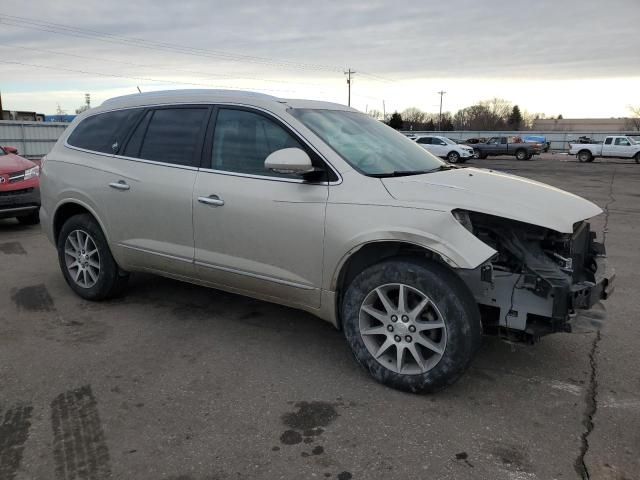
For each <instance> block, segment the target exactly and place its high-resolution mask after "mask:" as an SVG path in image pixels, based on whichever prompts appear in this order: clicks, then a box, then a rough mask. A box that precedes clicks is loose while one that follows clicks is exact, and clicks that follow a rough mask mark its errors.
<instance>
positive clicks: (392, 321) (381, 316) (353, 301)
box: [342, 258, 481, 392]
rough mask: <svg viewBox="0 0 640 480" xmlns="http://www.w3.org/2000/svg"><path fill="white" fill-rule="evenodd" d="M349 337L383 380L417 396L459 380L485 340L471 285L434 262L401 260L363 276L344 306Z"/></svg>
mask: <svg viewBox="0 0 640 480" xmlns="http://www.w3.org/2000/svg"><path fill="white" fill-rule="evenodd" d="M342 321H343V327H344V332H345V336H346V338H347V341H348V343H349V346H350V347H351V350H352V351H353V354H354V356H355V358H356V360H357V361H358V363H359V364H360V365H362V366H363V367H364V368H365V369H366V370H368V371H369V373H370V374H371V375H372V376H373V378H375V379H376V380H377V381H378V382H381V383H383V384H385V385H387V386H390V387H393V388H397V389H399V390H405V391H410V392H433V391H436V390H439V389H441V388H443V387H445V386H447V385H450V384H452V383H454V382H455V381H456V380H457V379H458V378H460V376H461V375H462V374H463V373H464V371H465V370H466V369H467V367H468V366H469V364H470V362H471V360H472V358H473V356H474V354H475V352H476V351H477V349H478V347H479V345H480V342H481V324H480V314H479V312H478V308H477V305H476V303H475V301H474V299H473V296H472V295H471V293H470V292H469V289H468V288H467V286H466V285H465V283H464V282H463V281H462V280H461V279H460V278H459V277H458V276H456V275H455V274H454V273H453V272H451V271H450V270H449V269H447V268H446V267H444V266H442V265H440V264H438V263H437V262H435V261H431V260H418V259H412V258H397V259H392V260H386V261H384V262H382V263H379V264H376V265H374V266H372V267H369V268H367V269H365V270H364V271H363V272H361V273H360V274H359V275H358V276H357V277H355V279H354V280H353V281H352V282H351V284H350V285H349V287H348V289H347V291H346V293H345V296H344V299H343V303H342Z"/></svg>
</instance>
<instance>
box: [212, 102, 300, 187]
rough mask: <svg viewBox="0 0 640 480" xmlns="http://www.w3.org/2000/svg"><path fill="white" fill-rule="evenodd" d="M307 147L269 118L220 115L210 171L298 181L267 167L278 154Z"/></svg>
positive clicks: (238, 112) (223, 112)
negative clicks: (272, 156)
mask: <svg viewBox="0 0 640 480" xmlns="http://www.w3.org/2000/svg"><path fill="white" fill-rule="evenodd" d="M283 148H301V149H303V150H304V147H303V146H302V145H301V144H300V142H299V141H298V140H297V139H296V138H295V137H293V136H292V135H291V134H290V133H289V132H288V131H287V130H285V129H284V128H283V127H281V126H280V125H279V124H277V123H276V122H274V121H273V120H270V119H269V118H267V117H265V116H263V115H260V114H258V113H254V112H249V111H246V110H235V109H228V108H222V109H220V110H219V111H218V115H217V119H216V126H215V130H214V135H213V150H212V158H211V168H212V169H214V170H223V171H228V172H236V173H244V174H249V175H265V176H269V177H284V178H297V177H296V176H295V175H290V174H283V173H276V172H273V171H271V170H267V169H265V167H264V161H265V160H266V158H267V157H268V156H269V155H270V154H271V153H273V152H275V151H276V150H281V149H283Z"/></svg>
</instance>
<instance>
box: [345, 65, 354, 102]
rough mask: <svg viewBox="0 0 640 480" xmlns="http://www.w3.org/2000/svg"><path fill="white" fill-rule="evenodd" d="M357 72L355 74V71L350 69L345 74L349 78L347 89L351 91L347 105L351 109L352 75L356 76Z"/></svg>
mask: <svg viewBox="0 0 640 480" xmlns="http://www.w3.org/2000/svg"><path fill="white" fill-rule="evenodd" d="M355 73H356V72H354V71H353V70H351V69H349V70H347V71H346V72H344V74H345V75H346V76H347V88H348V89H349V97H348V100H347V105H348V106H349V107H350V106H351V75H353V74H355Z"/></svg>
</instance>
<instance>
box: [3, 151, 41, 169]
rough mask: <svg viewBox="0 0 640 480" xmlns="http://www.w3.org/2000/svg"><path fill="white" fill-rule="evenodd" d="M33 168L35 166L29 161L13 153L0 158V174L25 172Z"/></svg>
mask: <svg viewBox="0 0 640 480" xmlns="http://www.w3.org/2000/svg"><path fill="white" fill-rule="evenodd" d="M35 166H36V164H35V163H33V162H32V161H31V160H27V159H26V158H22V157H21V156H19V155H14V154H13V153H8V154H7V155H2V156H0V174H6V173H14V172H21V171H22V170H27V169H29V168H32V167H35Z"/></svg>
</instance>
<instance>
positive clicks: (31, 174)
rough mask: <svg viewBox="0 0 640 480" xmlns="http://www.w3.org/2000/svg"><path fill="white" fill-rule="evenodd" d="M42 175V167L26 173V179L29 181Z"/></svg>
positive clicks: (31, 169)
mask: <svg viewBox="0 0 640 480" xmlns="http://www.w3.org/2000/svg"><path fill="white" fill-rule="evenodd" d="M39 175H40V167H33V168H30V169H29V170H25V171H24V179H25V180H29V179H31V178H35V177H38V176H39Z"/></svg>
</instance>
